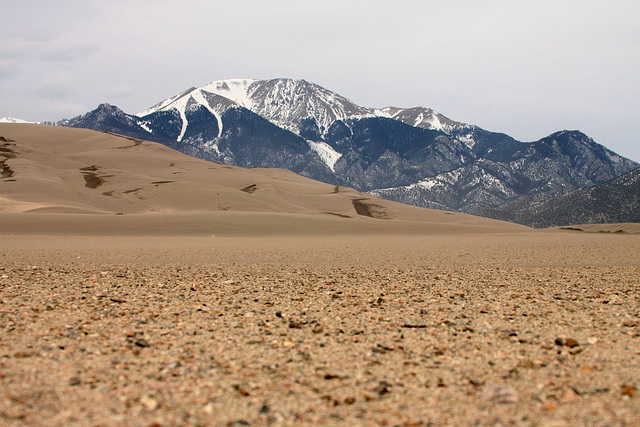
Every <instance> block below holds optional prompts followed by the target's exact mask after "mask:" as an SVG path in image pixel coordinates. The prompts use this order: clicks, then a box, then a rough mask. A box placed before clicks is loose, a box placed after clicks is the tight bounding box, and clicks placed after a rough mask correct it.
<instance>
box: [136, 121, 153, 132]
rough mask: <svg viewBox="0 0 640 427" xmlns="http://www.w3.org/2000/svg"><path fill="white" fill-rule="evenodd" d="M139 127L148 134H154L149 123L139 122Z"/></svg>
mask: <svg viewBox="0 0 640 427" xmlns="http://www.w3.org/2000/svg"><path fill="white" fill-rule="evenodd" d="M138 125H139V126H140V127H141V128H142V129H144V130H146V131H147V132H149V133H153V131H152V130H151V129H150V128H149V122H138Z"/></svg>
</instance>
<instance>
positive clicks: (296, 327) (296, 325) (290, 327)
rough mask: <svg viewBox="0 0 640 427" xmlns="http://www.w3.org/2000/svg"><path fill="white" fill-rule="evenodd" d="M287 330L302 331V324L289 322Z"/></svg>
mask: <svg viewBox="0 0 640 427" xmlns="http://www.w3.org/2000/svg"><path fill="white" fill-rule="evenodd" d="M289 329H302V323H300V322H295V321H292V320H291V321H289Z"/></svg>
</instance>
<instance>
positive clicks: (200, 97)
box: [191, 89, 222, 150]
mask: <svg viewBox="0 0 640 427" xmlns="http://www.w3.org/2000/svg"><path fill="white" fill-rule="evenodd" d="M191 96H192V97H193V99H194V100H195V101H196V102H197V103H198V104H200V105H204V106H205V107H206V108H207V109H208V110H209V112H210V113H211V114H213V116H214V117H215V118H216V120H217V122H218V137H220V135H222V118H221V117H220V115H219V114H218V112H216V111H215V110H214V109H213V108H211V105H210V104H209V102H208V101H207V99H206V98H205V96H204V94H203V93H202V89H198V90H194V91H193V93H192V95H191ZM217 149H218V147H216V150H217Z"/></svg>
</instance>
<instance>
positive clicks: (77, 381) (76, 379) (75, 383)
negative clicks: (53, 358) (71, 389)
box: [69, 377, 82, 386]
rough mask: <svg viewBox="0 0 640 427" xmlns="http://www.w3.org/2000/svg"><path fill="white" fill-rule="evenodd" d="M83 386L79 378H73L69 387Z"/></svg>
mask: <svg viewBox="0 0 640 427" xmlns="http://www.w3.org/2000/svg"><path fill="white" fill-rule="evenodd" d="M80 384H82V380H80V378H78V377H73V378H71V379H69V385H70V386H77V385H80Z"/></svg>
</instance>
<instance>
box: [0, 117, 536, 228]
mask: <svg viewBox="0 0 640 427" xmlns="http://www.w3.org/2000/svg"><path fill="white" fill-rule="evenodd" d="M0 138H2V139H1V140H0V162H1V164H0V166H1V167H2V175H1V179H0V212H2V216H3V221H2V223H3V225H2V226H1V227H0V231H3V232H5V233H7V232H15V233H17V232H33V233H46V232H48V230H51V229H56V230H57V232H62V233H71V234H74V233H75V234H93V233H98V234H104V233H106V234H119V233H127V234H129V233H131V232H134V233H135V232H140V233H143V234H167V233H169V234H182V233H187V234H211V233H213V234H218V233H222V234H243V233H261V232H268V233H282V232H284V233H287V232H294V233H298V232H305V233H309V232H317V233H326V232H331V231H335V232H338V233H342V232H345V231H352V232H358V231H362V232H367V233H368V232H373V231H379V232H386V233H393V232H411V233H412V232H417V231H424V232H456V231H459V232H510V231H519V230H520V231H522V230H527V228H525V227H520V226H516V225H511V224H507V223H504V222H499V221H493V220H487V219H483V218H478V217H473V216H469V215H463V214H457V213H451V212H442V211H433V210H428V209H420V208H415V207H410V206H406V205H402V204H398V203H394V202H390V201H387V200H382V199H378V198H376V197H373V196H371V195H369V194H365V193H360V192H357V191H355V190H353V189H350V188H345V187H336V186H333V185H329V184H324V183H320V182H317V181H314V180H311V179H308V178H304V177H301V176H299V175H296V174H294V173H292V172H289V171H285V170H281V169H265V168H256V169H243V168H238V167H233V166H228V165H223V164H218V163H212V162H207V161H203V160H199V159H195V158H191V157H188V156H186V155H183V154H180V153H178V152H176V151H174V150H171V149H169V148H167V147H164V146H162V145H160V144H156V143H153V142H147V141H141V140H137V139H132V138H127V137H122V136H119V135H114V134H109V133H104V132H96V131H91V130H84V129H70V128H62V127H55V126H44V125H33V124H0ZM27 213H28V214H35V213H37V214H38V215H25V214H27ZM88 214H93V215H88Z"/></svg>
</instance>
